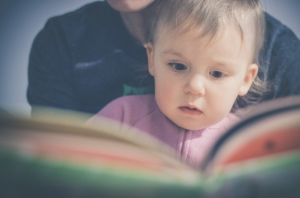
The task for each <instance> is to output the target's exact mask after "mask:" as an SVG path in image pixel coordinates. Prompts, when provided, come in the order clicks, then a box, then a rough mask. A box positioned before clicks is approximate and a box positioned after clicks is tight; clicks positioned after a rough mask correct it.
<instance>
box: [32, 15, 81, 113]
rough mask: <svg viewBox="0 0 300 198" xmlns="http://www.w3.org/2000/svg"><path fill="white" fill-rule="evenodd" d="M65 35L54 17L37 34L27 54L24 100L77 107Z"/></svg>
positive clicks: (40, 103) (65, 107) (56, 106)
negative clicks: (25, 93) (27, 78)
mask: <svg viewBox="0 0 300 198" xmlns="http://www.w3.org/2000/svg"><path fill="white" fill-rule="evenodd" d="M58 35H59V36H58ZM66 42H67V41H66V39H65V35H64V34H63V32H62V31H61V30H60V27H59V25H58V23H56V21H55V18H54V19H53V18H52V19H49V20H48V21H47V23H46V24H45V27H44V28H43V29H42V30H41V31H40V32H39V33H38V35H37V36H36V38H35V40H34V42H33V44H32V48H31V52H30V57H29V67H28V76H29V85H28V90H27V99H28V102H29V103H30V105H31V106H32V114H34V112H35V107H36V106H48V107H54V108H63V109H72V110H77V109H78V108H79V101H78V99H77V96H76V93H75V91H74V89H73V86H72V85H73V84H74V83H73V82H72V80H73V77H72V73H71V70H70V69H69V68H68V67H69V66H70V61H71V57H70V54H69V49H67V46H68V45H67V43H66Z"/></svg>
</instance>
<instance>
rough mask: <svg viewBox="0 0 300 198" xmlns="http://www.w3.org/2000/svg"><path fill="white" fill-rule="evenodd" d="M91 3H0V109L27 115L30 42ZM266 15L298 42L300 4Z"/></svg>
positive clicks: (271, 5) (270, 7)
mask: <svg viewBox="0 0 300 198" xmlns="http://www.w3.org/2000/svg"><path fill="white" fill-rule="evenodd" d="M92 1H93V0H51V1H44V0H43V1H41V0H0V108H2V109H4V110H7V111H9V112H18V113H21V114H24V115H30V106H29V105H28V102H27V100H26V89H27V84H28V82H27V64H28V56H29V51H30V47H31V44H32V41H33V39H34V37H35V36H36V34H37V33H38V31H39V30H41V29H42V27H43V26H44V24H45V22H46V20H47V19H48V18H49V17H51V16H55V15H59V14H63V13H65V12H68V11H72V10H74V9H76V8H79V7H81V6H82V5H84V4H86V3H88V2H92ZM261 2H262V5H263V7H264V9H265V11H267V12H268V13H270V14H271V15H273V16H274V17H275V18H277V19H279V20H280V21H281V22H282V23H283V24H285V25H287V26H288V27H290V28H291V29H292V30H293V31H294V33H295V34H296V35H297V36H298V38H300V0H261Z"/></svg>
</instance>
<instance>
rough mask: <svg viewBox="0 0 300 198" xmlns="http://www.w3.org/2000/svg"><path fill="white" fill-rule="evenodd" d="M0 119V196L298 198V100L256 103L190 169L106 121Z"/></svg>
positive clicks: (54, 116) (56, 115)
mask: <svg viewBox="0 0 300 198" xmlns="http://www.w3.org/2000/svg"><path fill="white" fill-rule="evenodd" d="M49 111H50V110H48V111H44V113H41V114H40V115H39V116H37V118H35V119H28V118H23V117H18V116H16V115H8V114H5V113H3V114H1V116H0V197H5V198H15V197H24V198H29V197H30V198H31V197H43V198H45V197H55V198H63V197H68V198H72V197H76V198H77V197H78V198H79V197H116V198H117V197H143V198H154V197H172V198H174V197H185V198H189V197H191V198H192V197H198V198H202V197H217V198H218V197H222V198H224V197H228V198H233V197H251V198H254V197H262V198H267V197H272V198H277V197H289V198H291V197H295V198H296V197H297V198H299V197H300V98H297V97H293V98H286V99H281V100H276V101H272V102H267V103H264V104H261V105H258V106H257V107H256V108H253V109H251V110H250V112H248V113H247V116H246V117H244V118H243V119H242V121H241V122H240V123H238V124H237V125H235V126H234V127H233V128H231V129H230V130H228V131H227V133H225V134H224V135H223V136H222V137H221V138H220V139H219V140H218V141H217V142H216V144H215V145H214V147H213V148H212V150H211V151H210V153H209V154H208V155H207V157H206V159H205V161H204V163H203V164H202V166H201V167H199V168H198V169H196V168H193V167H190V166H189V165H186V164H184V163H182V162H181V161H180V160H179V158H178V156H177V155H176V154H175V153H173V151H172V150H171V149H170V148H169V147H168V146H166V145H164V144H162V143H161V142H158V141H156V140H154V139H153V140H149V139H148V138H147V142H145V141H144V139H143V137H142V136H140V137H139V136H138V135H136V136H132V135H128V134H123V133H120V132H118V131H117V130H116V129H115V128H114V126H112V124H111V123H110V122H109V121H108V120H104V119H103V120H99V124H98V125H97V126H87V125H84V124H83V123H84V121H85V120H86V117H85V115H81V114H77V113H76V114H75V113H74V112H69V113H66V112H64V113H62V112H60V111H54V110H51V112H52V113H51V116H49Z"/></svg>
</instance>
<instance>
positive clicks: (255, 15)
mask: <svg viewBox="0 0 300 198" xmlns="http://www.w3.org/2000/svg"><path fill="white" fill-rule="evenodd" d="M144 17H145V24H146V32H145V36H146V42H150V43H153V44H154V45H155V41H156V39H157V36H159V33H160V32H161V31H160V29H161V28H165V27H168V28H171V29H174V30H180V31H189V30H193V31H194V30H197V29H198V30H199V36H210V37H211V38H213V37H214V36H216V34H217V33H218V31H219V30H220V29H221V28H222V27H224V26H229V27H232V28H236V29H237V30H238V31H239V32H240V35H241V38H242V41H243V39H244V38H245V33H246V32H247V31H249V29H250V31H253V34H254V39H253V43H252V48H253V63H255V64H257V65H258V66H259V70H260V73H263V71H262V67H260V65H259V58H258V57H259V53H260V51H261V50H262V47H263V42H264V32H265V18H264V12H263V10H262V6H261V4H260V2H259V0H155V2H154V3H153V4H151V5H150V6H149V7H148V8H146V9H145V10H144ZM246 27H247V30H246ZM249 27H250V28H249ZM195 28H196V29H195ZM265 87H266V86H265V84H264V83H263V81H262V80H261V79H260V78H259V77H258V76H256V78H255V79H254V82H253V83H252V86H251V88H250V89H249V91H248V93H247V94H246V95H245V96H238V97H237V99H236V102H235V104H234V106H233V111H234V110H236V109H239V108H242V107H245V106H248V105H250V104H253V103H256V102H257V101H259V99H260V98H261V97H262V95H263V93H264V92H265V90H266V89H265Z"/></svg>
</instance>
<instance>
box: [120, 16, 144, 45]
mask: <svg viewBox="0 0 300 198" xmlns="http://www.w3.org/2000/svg"><path fill="white" fill-rule="evenodd" d="M120 14H121V17H122V19H123V22H124V24H125V26H126V28H127V30H128V31H129V33H130V34H131V35H132V36H133V38H135V39H136V40H137V41H138V42H139V43H140V44H141V45H143V44H144V43H145V26H144V18H143V15H142V12H141V11H138V12H121V13H120Z"/></svg>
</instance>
